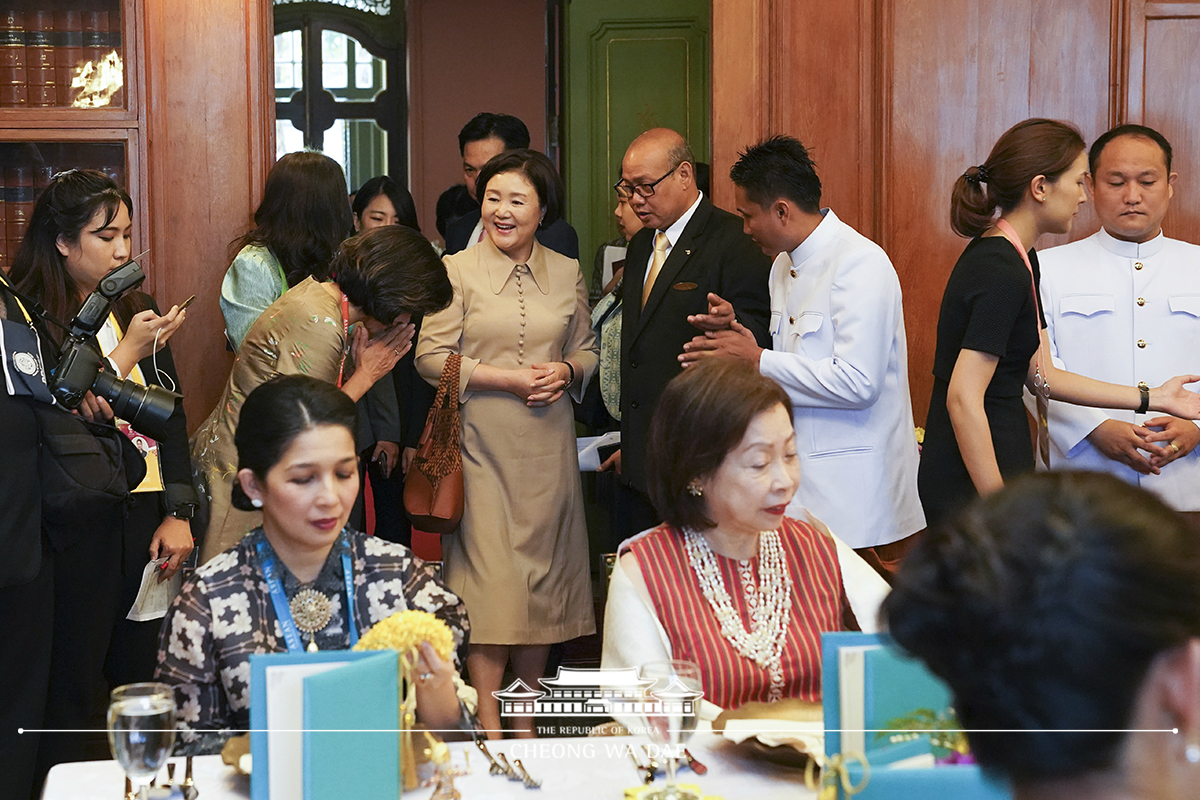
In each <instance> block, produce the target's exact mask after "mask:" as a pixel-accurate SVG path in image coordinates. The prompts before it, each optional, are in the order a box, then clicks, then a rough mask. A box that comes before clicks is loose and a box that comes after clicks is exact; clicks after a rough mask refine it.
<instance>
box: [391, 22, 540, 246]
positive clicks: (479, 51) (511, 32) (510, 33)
mask: <svg viewBox="0 0 1200 800" xmlns="http://www.w3.org/2000/svg"><path fill="white" fill-rule="evenodd" d="M397 2H399V0H393V5H395V4H396V3H397ZM405 7H406V9H407V14H408V65H409V82H408V83H409V86H408V89H409V94H408V104H409V115H408V118H409V188H410V189H412V193H413V199H414V200H415V201H416V204H417V214H418V215H419V217H420V221H421V232H422V233H424V234H425V236H426V237H428V238H429V239H430V240H436V239H438V238H439V234H438V232H437V227H436V226H435V224H434V221H435V219H436V213H435V212H436V209H437V199H438V196H439V195H441V193H442V192H444V191H446V190H447V189H449V188H450V187H451V186H453V185H454V184H456V183H462V181H463V177H462V156H461V155H460V154H459V152H458V132H459V130H460V129H461V128H462V126H463V125H465V124H466V123H467V121H468V120H470V119H471V117H473V116H475V115H476V114H478V113H479V112H481V111H492V112H495V113H498V114H512V115H514V116H516V117H519V118H520V119H521V120H522V121H524V123H525V124H526V125H527V126H528V127H529V136H530V145H531V146H532V147H533V149H535V150H541V151H543V152H545V150H546V144H547V142H546V2H545V0H506V2H504V3H503V4H501V5H496V4H490V5H489V4H487V3H484V2H481V1H480V0H408V2H407V3H405Z"/></svg>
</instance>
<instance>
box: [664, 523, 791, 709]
mask: <svg viewBox="0 0 1200 800" xmlns="http://www.w3.org/2000/svg"><path fill="white" fill-rule="evenodd" d="M683 536H684V544H685V546H686V547H687V554H688V562H689V563H690V564H691V567H692V572H694V573H695V574H696V580H697V581H698V582H699V584H700V591H701V592H702V593H703V594H704V597H705V599H707V600H708V604H709V606H711V607H712V610H713V613H714V614H716V616H717V622H719V623H720V625H721V635H722V636H723V637H725V640H726V641H728V642H729V643H730V644H731V645H733V647H734V649H736V650H737V651H738V653H740V654H741V655H742V656H743V657H745V658H748V659H750V660H751V661H753V662H754V663H756V664H758V666H759V667H761V668H763V669H765V670H766V671H767V675H768V677H769V678H770V687H769V690H768V691H769V699H770V700H772V701H775V700H780V699H782V697H783V685H784V682H783V643H784V640H785V639H786V637H787V629H788V623H789V621H790V618H791V613H792V578H791V576H790V575H789V574H788V570H787V565H786V564H785V563H784V559H783V546H782V545H781V544H780V541H779V532H778V531H763V532H762V533H760V534H759V538H758V556H757V558H758V576H759V580H755V578H754V569H753V561H752V560H749V561H740V560H739V561H738V576H739V577H740V578H741V583H742V591H743V593H744V596H745V598H746V607H747V608H749V610H750V630H746V628H745V626H744V625H743V624H742V618H741V616H740V615H739V614H738V612H737V609H735V608H734V607H733V602H732V601H731V600H730V597H729V592H728V590H727V589H726V588H725V579H724V578H723V577H722V576H721V567H720V565H719V564H718V563H717V557H716V555H715V554H714V553H713V551H712V549H711V548H710V547H709V546H708V542H707V541H706V540H705V539H704V536H703V535H701V534H699V533H697V532H696V531H694V530H691V529H685V530H684V532H683Z"/></svg>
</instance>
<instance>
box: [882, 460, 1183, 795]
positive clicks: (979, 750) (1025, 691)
mask: <svg viewBox="0 0 1200 800" xmlns="http://www.w3.org/2000/svg"><path fill="white" fill-rule="evenodd" d="M881 616H883V617H884V618H886V621H887V625H888V628H889V629H890V631H891V634H892V636H894V637H895V639H896V641H897V642H898V643H899V644H900V645H901V646H902V647H904V648H905V649H907V650H909V651H910V652H912V653H913V654H915V655H916V656H918V657H920V658H921V659H922V660H923V661H924V662H925V663H926V664H927V665H928V666H929V668H930V669H931V670H932V671H933V672H934V673H935V674H937V675H939V676H940V677H942V678H943V679H944V680H945V681H946V682H947V683H948V684H950V688H951V689H952V690H953V693H954V707H955V709H956V710H957V712H958V715H959V718H960V719H961V720H962V723H963V727H964V728H966V729H968V730H973V731H981V730H984V729H1010V730H1011V729H1017V730H1022V731H1026V732H1022V733H984V732H972V733H971V734H970V741H971V749H972V751H973V752H974V754H975V757H976V758H977V760H978V761H979V764H980V765H981V766H983V767H984V768H985V769H989V770H993V771H996V772H999V773H1001V774H1003V775H1005V776H1006V777H1008V778H1010V779H1011V780H1012V781H1013V782H1015V783H1026V782H1038V781H1043V780H1053V779H1057V778H1066V777H1071V776H1075V775H1079V774H1082V773H1084V772H1088V771H1091V770H1103V769H1105V768H1107V767H1110V766H1111V765H1112V764H1113V763H1114V761H1115V759H1116V758H1117V757H1118V753H1119V750H1120V746H1121V744H1122V742H1123V740H1124V737H1125V734H1124V733H1121V732H1120V731H1121V730H1122V729H1125V728H1128V727H1129V725H1130V724H1131V723H1132V717H1133V714H1134V705H1135V702H1136V698H1137V696H1138V693H1139V690H1140V688H1141V685H1142V683H1143V680H1144V679H1145V677H1146V674H1147V670H1148V669H1149V668H1150V666H1151V663H1152V662H1153V661H1154V659H1155V658H1156V657H1157V656H1158V655H1159V654H1160V653H1162V652H1164V651H1166V650H1168V649H1171V648H1173V647H1176V646H1178V645H1181V644H1183V643H1184V642H1186V641H1187V640H1188V639H1190V638H1192V637H1195V636H1198V635H1200V537H1198V536H1197V535H1196V533H1195V531H1193V530H1191V529H1190V527H1189V525H1188V524H1187V522H1186V521H1185V520H1184V519H1183V518H1182V517H1181V516H1180V515H1179V514H1177V513H1176V512H1174V511H1172V510H1171V509H1170V508H1168V507H1167V506H1166V505H1165V504H1164V503H1163V502H1162V501H1161V500H1159V499H1158V498H1157V497H1156V496H1154V495H1153V494H1151V493H1150V492H1147V491H1143V490H1142V489H1139V488H1137V487H1136V486H1131V485H1130V484H1127V483H1125V482H1124V481H1122V480H1120V479H1118V478H1115V477H1113V476H1111V475H1107V474H1099V473H1086V472H1074V471H1064V472H1049V473H1038V474H1031V475H1027V476H1024V477H1022V478H1019V479H1018V480H1015V481H1013V482H1012V483H1010V484H1009V485H1007V486H1006V487H1005V488H1004V489H1003V490H1002V491H1000V492H997V493H995V494H993V495H990V496H988V497H985V498H981V499H979V500H976V501H975V502H974V503H973V504H972V505H970V506H968V507H967V508H966V509H965V510H964V511H963V512H962V513H961V514H960V515H959V516H958V517H957V518H955V519H954V520H953V521H952V522H951V523H950V524H948V525H946V526H944V527H941V528H933V529H931V530H930V531H929V532H928V533H927V534H926V535H925V536H924V537H923V539H922V541H921V542H919V543H918V545H917V546H916V547H915V548H914V550H913V552H912V553H911V554H910V555H909V556H908V557H907V558H906V560H905V563H904V566H903V567H902V568H901V570H900V572H899V574H898V575H897V576H896V582H895V586H894V588H893V590H892V592H891V594H890V595H889V596H888V598H887V599H886V600H885V601H884V604H883V607H882V611H881ZM1071 731H1073V732H1071Z"/></svg>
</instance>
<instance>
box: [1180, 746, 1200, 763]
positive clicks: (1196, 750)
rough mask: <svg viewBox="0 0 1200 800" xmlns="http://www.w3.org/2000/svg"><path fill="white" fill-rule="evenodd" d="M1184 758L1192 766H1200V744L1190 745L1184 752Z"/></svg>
mask: <svg viewBox="0 0 1200 800" xmlns="http://www.w3.org/2000/svg"><path fill="white" fill-rule="evenodd" d="M1183 757H1184V758H1186V759H1187V760H1188V763H1191V764H1200V744H1196V743H1194V742H1193V743H1192V744H1189V745H1188V746H1187V747H1186V748H1184V751H1183Z"/></svg>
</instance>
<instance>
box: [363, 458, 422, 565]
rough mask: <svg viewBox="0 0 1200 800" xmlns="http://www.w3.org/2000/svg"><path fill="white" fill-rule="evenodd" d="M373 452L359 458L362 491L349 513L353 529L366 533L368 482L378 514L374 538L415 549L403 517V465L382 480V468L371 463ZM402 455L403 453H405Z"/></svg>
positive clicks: (408, 524) (410, 526)
mask: <svg viewBox="0 0 1200 800" xmlns="http://www.w3.org/2000/svg"><path fill="white" fill-rule="evenodd" d="M372 450H374V448H373V447H372V448H368V449H366V450H363V451H362V453H361V454H360V455H361V458H359V461H358V463H359V471H358V477H359V480H360V482H361V487H360V488H359V490H358V499H357V500H355V501H354V510H353V511H351V512H350V526H351V527H352V528H355V529H356V530H360V531H363V532H364V533H365V532H366V530H367V512H366V490H367V479H368V477H369V478H370V481H371V497H372V506H371V507H372V509H373V510H374V512H375V535H376V536H378V537H379V538H380V539H384V540H386V541H389V542H395V543H396V544H402V545H404V546H405V547H412V524H411V523H410V522H409V521H408V515H407V514H405V513H404V476H403V474H402V473H401V470H400V465H399V464H397V465H396V466H395V467H393V468H392V474H391V476H390V477H387V478H385V477H383V474H382V473H380V471H379V467H378V466H376V465H375V464H374V463H373V462H372V461H371V460H370V459H371V451H372ZM402 452H403V451H402Z"/></svg>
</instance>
